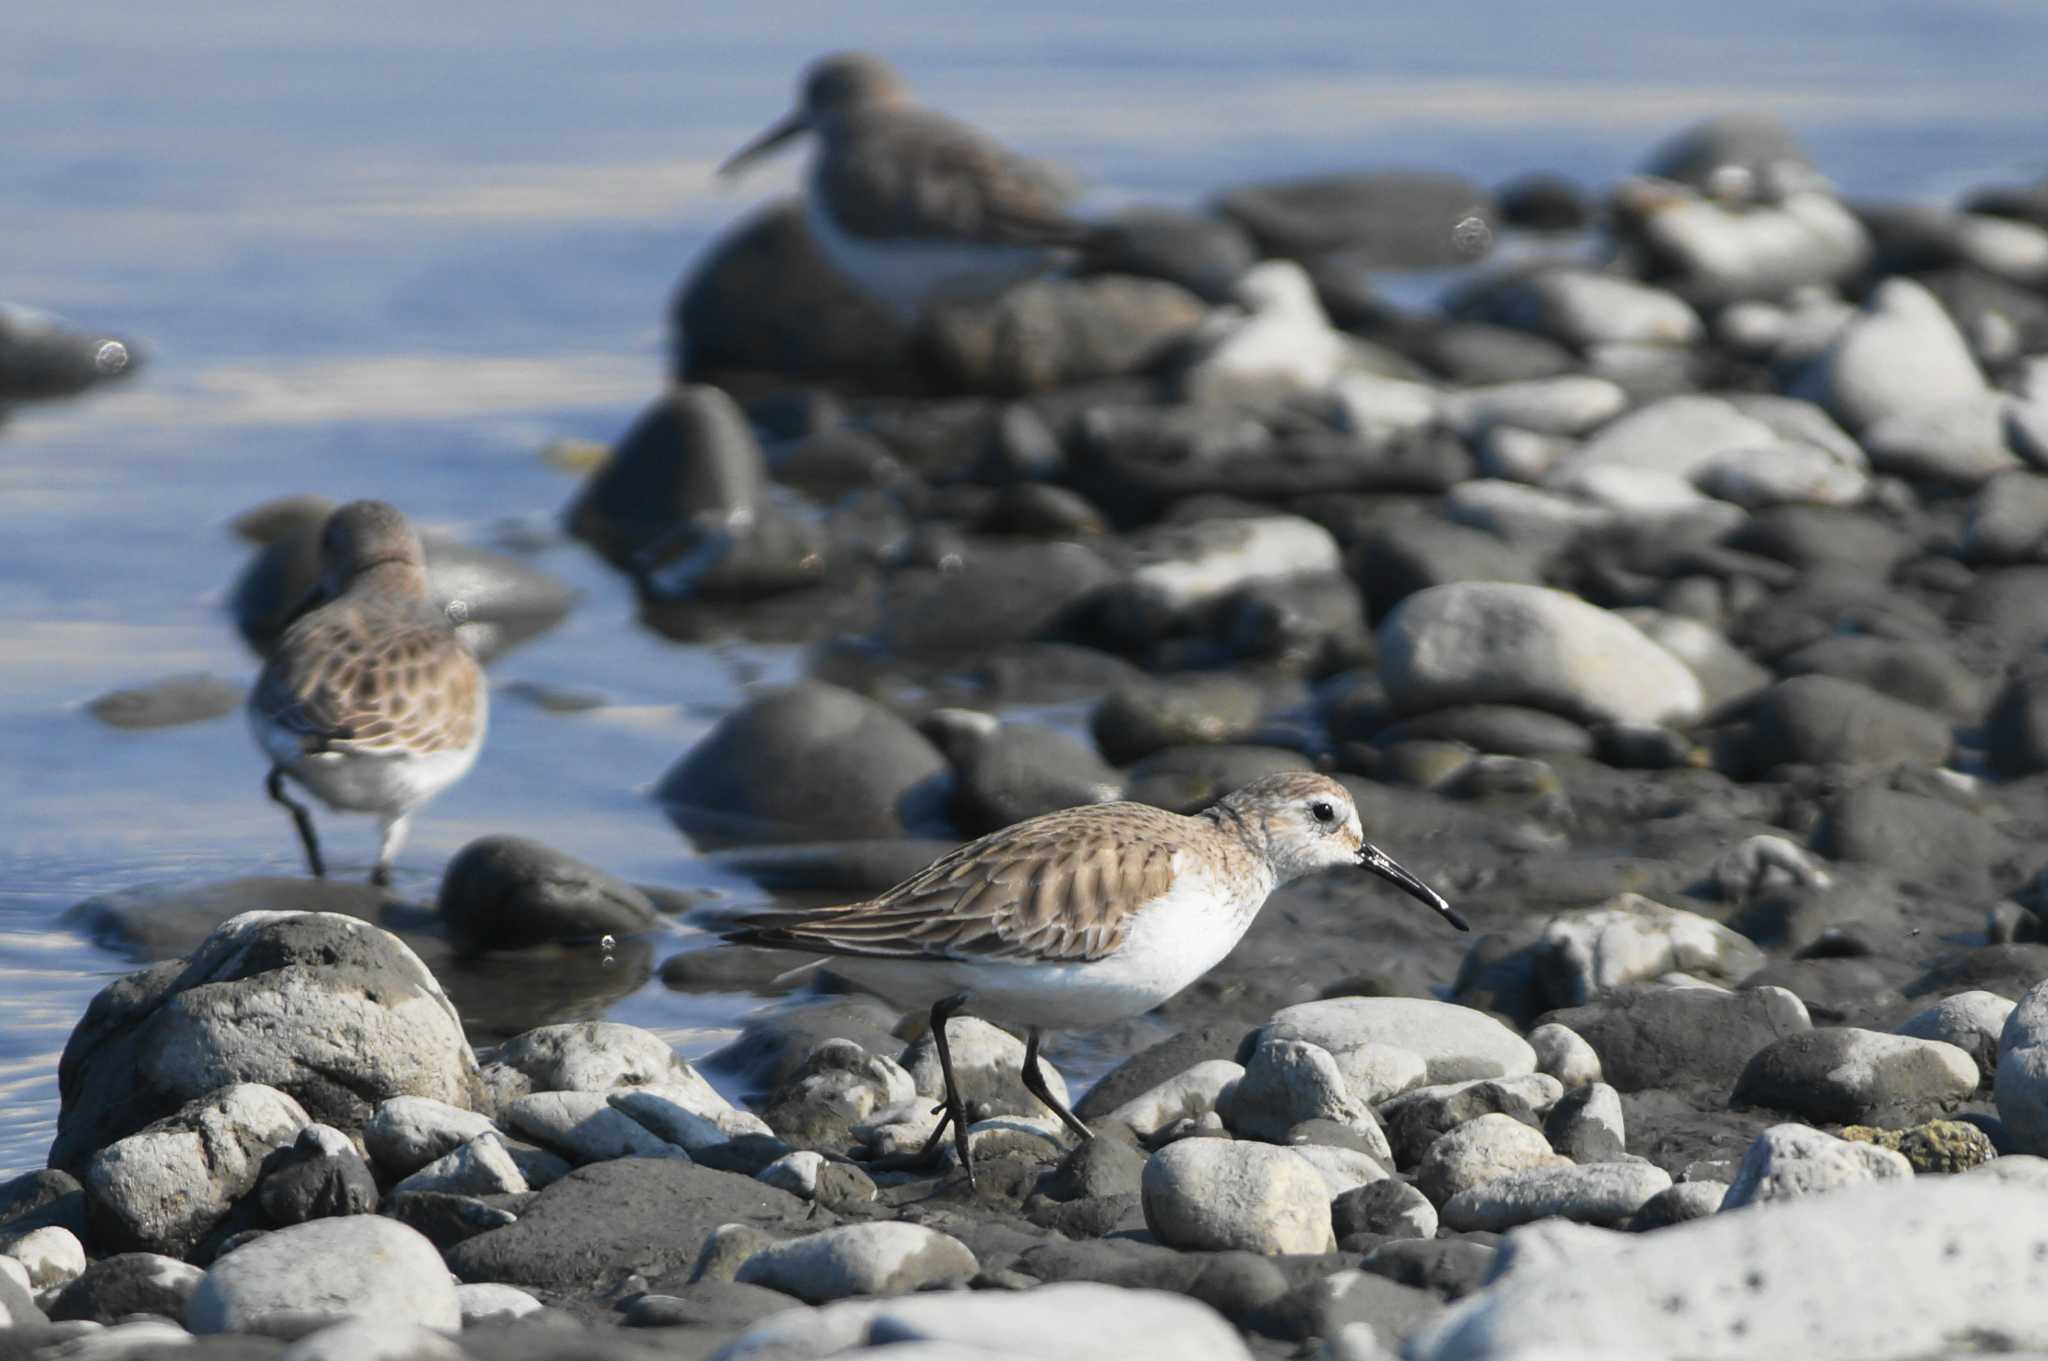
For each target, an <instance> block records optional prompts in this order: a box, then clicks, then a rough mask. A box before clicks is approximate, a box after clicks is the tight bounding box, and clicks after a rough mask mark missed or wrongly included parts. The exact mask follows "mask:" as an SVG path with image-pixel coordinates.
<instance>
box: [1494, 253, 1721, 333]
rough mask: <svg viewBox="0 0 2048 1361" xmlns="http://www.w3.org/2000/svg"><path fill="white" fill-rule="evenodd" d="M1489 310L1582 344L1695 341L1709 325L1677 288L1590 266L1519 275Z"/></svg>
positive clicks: (1510, 322)
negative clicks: (1654, 285)
mask: <svg viewBox="0 0 2048 1361" xmlns="http://www.w3.org/2000/svg"><path fill="white" fill-rule="evenodd" d="M1489 310H1490V311H1491V312H1492V314H1493V315H1494V316H1496V317H1497V318H1498V319H1499V320H1500V321H1501V322H1503V323H1504V324H1506V325H1509V326H1520V327H1522V328H1524V329H1527V330H1535V331H1541V332H1543V333H1544V334H1545V335H1548V336H1550V337H1552V338H1553V339H1556V340H1561V341H1563V342H1564V343H1565V344H1567V345H1571V346H1574V347H1577V348H1581V349H1584V348H1587V347H1590V346H1595V345H1607V344H1635V345H1657V346H1674V345H1690V344H1691V343H1692V342H1693V341H1695V340H1697V339H1698V338H1699V336H1700V333H1701V331H1702V330H1703V327H1702V326H1701V324H1700V318H1699V314H1698V313H1697V312H1695V311H1693V310H1692V308H1691V307H1689V306H1687V305H1686V303H1685V302H1684V301H1683V300H1682V299H1680V298H1678V297H1677V296H1675V295H1674V294H1671V293H1667V292H1665V291H1664V290H1663V289H1661V288H1652V287H1650V286H1649V285H1648V284H1640V283H1637V282H1636V281H1635V280H1633V279H1625V278H1622V277H1620V276H1618V275H1613V274H1595V273H1593V272H1592V271H1590V270H1578V269H1552V270H1545V271H1544V272H1542V273H1540V274H1533V275H1530V276H1528V277H1526V278H1523V279H1519V280H1516V281H1515V282H1513V283H1512V284H1509V285H1507V286H1505V287H1504V288H1502V289H1501V290H1500V291H1499V293H1498V294H1496V295H1495V296H1494V297H1493V298H1492V299H1490V300H1489Z"/></svg>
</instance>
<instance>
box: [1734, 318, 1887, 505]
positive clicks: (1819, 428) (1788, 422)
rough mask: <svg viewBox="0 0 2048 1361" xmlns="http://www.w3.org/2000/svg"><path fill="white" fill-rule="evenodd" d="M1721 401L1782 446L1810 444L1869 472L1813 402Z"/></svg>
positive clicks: (1775, 397) (1771, 396)
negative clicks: (1764, 428)
mask: <svg viewBox="0 0 2048 1361" xmlns="http://www.w3.org/2000/svg"><path fill="white" fill-rule="evenodd" d="M1844 315H1845V316H1846V315H1848V313H1847V312H1845V313H1844ZM1722 400H1724V401H1726V402H1727V403H1728V405H1730V406H1732V407H1734V408H1735V409H1736V410H1737V411H1739V412H1741V413H1742V414H1743V415H1745V416H1747V417H1749V418H1750V419H1751V420H1756V421H1762V422H1763V423H1764V424H1765V425H1767V426H1769V427H1770V429H1771V431H1772V432H1773V433H1774V434H1776V435H1777V437H1778V439H1779V441H1780V442H1782V443H1786V444H1810V445H1812V446H1813V447H1814V448H1816V449H1820V450H1822V451H1823V452H1825V453H1828V454H1832V455H1833V456H1834V459H1835V461H1836V462H1837V463H1839V464H1841V465H1842V466H1843V467H1845V468H1858V469H1862V470H1865V471H1868V470H1869V468H1870V460H1869V459H1868V458H1867V457H1865V455H1864V453H1863V446H1862V445H1860V444H1858V443H1857V442H1856V440H1855V438H1854V437H1853V436H1852V435H1850V433H1849V432H1848V431H1846V430H1844V429H1843V428H1842V427H1841V426H1840V425H1839V424H1838V423H1837V422H1836V421H1835V418H1834V417H1833V416H1830V415H1828V413H1827V412H1825V411H1823V410H1822V409H1821V408H1820V407H1819V406H1817V405H1815V404H1814V403H1812V402H1809V401H1805V400H1802V399H1801V398H1798V397H1783V396H1780V395H1779V394H1777V393H1775V392H1730V393H1727V394H1725V395H1724V397H1723V398H1722Z"/></svg>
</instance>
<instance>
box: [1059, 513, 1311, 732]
mask: <svg viewBox="0 0 2048 1361" xmlns="http://www.w3.org/2000/svg"><path fill="white" fill-rule="evenodd" d="M1129 547H1130V551H1131V564H1132V565H1131V567H1130V570H1129V571H1128V572H1127V573H1126V575H1125V576H1124V577H1123V579H1122V580H1120V581H1117V582H1115V583H1114V584H1112V585H1109V586H1106V587H1104V588H1103V589H1102V590H1101V591H1099V592H1097V593H1096V594H1095V596H1094V597H1093V599H1091V601H1090V607H1089V628H1090V631H1091V633H1093V634H1095V635H1097V636H1099V637H1100V638H1101V640H1102V641H1103V643H1104V644H1105V645H1109V646H1113V647H1115V648H1116V649H1117V650H1120V651H1128V650H1130V649H1131V648H1132V647H1133V646H1134V645H1137V644H1142V643H1145V642H1147V641H1150V640H1153V639H1158V638H1164V637H1167V636H1169V635H1171V634H1176V633H1183V632H1189V631H1193V630H1194V629H1195V628H1196V627H1197V626H1198V625H1199V623H1200V616H1201V612H1202V611H1204V610H1207V609H1209V608H1211V607H1213V606H1214V605H1216V604H1217V603H1218V602H1219V601H1222V600H1223V599H1225V598H1226V597H1228V596H1230V595H1232V594H1233V593H1235V592H1239V591H1242V590H1244V589H1246V588H1247V587H1251V586H1257V585H1265V584H1274V583H1283V582H1287V581H1290V580H1293V579H1297V578H1302V577H1319V576H1326V575H1329V574H1331V573H1336V572H1341V571H1342V569H1343V566H1344V559H1343V554H1342V553H1341V552H1339V551H1338V548H1337V541H1336V540H1335V539H1334V538H1333V537H1332V536H1331V534H1330V531H1329V530H1327V529H1325V528H1324V527H1323V526H1321V525H1319V524H1317V523H1316V522H1315V521H1313V520H1310V519H1307V518H1305V517H1303V516H1299V515H1253V516H1245V517H1232V518H1219V519H1209V520H1196V521H1193V522H1189V523H1169V524H1163V525H1157V526H1154V527H1152V528H1150V529H1146V530H1143V531H1140V532H1139V533H1137V534H1134V535H1132V536H1131V537H1130V540H1129ZM1210 740H1216V739H1213V738H1212V739H1210Z"/></svg>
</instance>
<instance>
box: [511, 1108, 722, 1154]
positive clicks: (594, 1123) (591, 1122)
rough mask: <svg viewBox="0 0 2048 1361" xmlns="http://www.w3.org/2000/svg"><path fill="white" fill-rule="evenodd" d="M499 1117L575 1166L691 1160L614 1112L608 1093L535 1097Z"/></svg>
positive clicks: (629, 1118)
mask: <svg viewBox="0 0 2048 1361" xmlns="http://www.w3.org/2000/svg"><path fill="white" fill-rule="evenodd" d="M498 1115H499V1117H500V1118H501V1119H503V1120H504V1122H505V1124H506V1125H507V1126H509V1127H510V1128H511V1129H513V1130H515V1131H517V1132H518V1133H520V1134H523V1135H525V1136H526V1137H527V1138H529V1139H531V1140H533V1141H534V1142H535V1143H537V1144H542V1145H545V1146H546V1147H548V1148H551V1149H554V1150H555V1151H556V1152H557V1153H560V1154H561V1155H562V1156H563V1157H565V1158H568V1159H569V1160H570V1161H572V1162H581V1163H594V1162H604V1161H605V1160H607V1159H610V1158H670V1157H673V1158H687V1157H689V1156H690V1155H689V1154H688V1153H685V1152H684V1151H683V1150H682V1148H681V1147H679V1146H678V1145H676V1144H672V1143H669V1142H668V1141H667V1140H665V1139H663V1138H661V1137H660V1136H659V1135H657V1134H655V1133H653V1132H652V1131H651V1130H649V1129H648V1128H647V1127H646V1126H645V1125H642V1124H641V1123H640V1122H638V1121H637V1120H634V1119H632V1118H631V1117H629V1116H626V1115H624V1114H621V1113H620V1112H618V1111H615V1110H613V1109H612V1108H611V1105H610V1102H609V1100H608V1099H607V1094H606V1093H604V1092H575V1091H549V1092H534V1093H532V1094H531V1095H529V1096H522V1097H519V1098H518V1099H517V1100H514V1101H512V1102H510V1103H509V1104H507V1105H505V1106H503V1107H501V1108H500V1109H499V1111H498Z"/></svg>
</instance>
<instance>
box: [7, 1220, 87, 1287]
mask: <svg viewBox="0 0 2048 1361" xmlns="http://www.w3.org/2000/svg"><path fill="white" fill-rule="evenodd" d="M6 1255H7V1256H9V1257H11V1258H13V1259H14V1260H15V1261H17V1262H20V1263H21V1264H22V1265H23V1266H24V1267H26V1268H28V1279H29V1284H30V1285H31V1286H33V1287H34V1288H35V1289H36V1290H39V1291H41V1290H53V1289H55V1288H56V1287H58V1286H62V1285H69V1284H70V1283H71V1282H72V1281H75V1280H77V1279H78V1278H79V1277H80V1276H82V1275H84V1274H85V1244H83V1243H81V1242H79V1241H78V1235H77V1234H75V1233H73V1232H71V1230H69V1229H67V1228H65V1227H64V1226H62V1225H61V1224H46V1225H44V1226H43V1227H42V1228H40V1229H30V1230H29V1231H28V1232H27V1233H25V1234H23V1235H22V1236H21V1237H19V1238H17V1239H15V1240H14V1241H13V1242H12V1243H10V1244H8V1245H7V1252H6Z"/></svg>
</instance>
